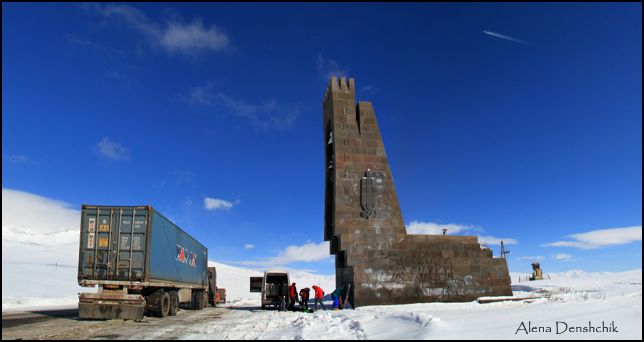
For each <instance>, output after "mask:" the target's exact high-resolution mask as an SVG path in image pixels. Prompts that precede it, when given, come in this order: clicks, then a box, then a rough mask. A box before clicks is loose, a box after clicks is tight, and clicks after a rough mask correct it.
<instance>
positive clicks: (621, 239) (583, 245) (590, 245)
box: [542, 225, 642, 249]
mask: <svg viewBox="0 0 644 342" xmlns="http://www.w3.org/2000/svg"><path fill="white" fill-rule="evenodd" d="M567 237H569V238H571V239H572V241H571V240H568V241H556V242H551V243H547V244H544V245H542V246H543V247H573V248H579V249H595V248H604V247H611V246H619V245H625V244H628V243H631V242H637V241H642V226H641V225H640V226H632V227H620V228H608V229H598V230H592V231H589V232H585V233H579V234H572V235H568V236H567Z"/></svg>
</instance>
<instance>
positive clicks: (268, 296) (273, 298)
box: [250, 270, 291, 310]
mask: <svg viewBox="0 0 644 342" xmlns="http://www.w3.org/2000/svg"><path fill="white" fill-rule="evenodd" d="M280 283H282V284H285V286H286V290H285V291H286V294H287V296H286V303H287V304H288V286H289V285H290V284H291V281H290V278H289V276H288V272H287V271H282V270H271V271H266V272H264V276H263V277H250V292H261V293H262V310H263V309H266V306H267V305H272V306H275V307H279V305H280V300H279V296H278V293H277V287H278V284H280Z"/></svg>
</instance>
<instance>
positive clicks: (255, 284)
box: [250, 277, 264, 292]
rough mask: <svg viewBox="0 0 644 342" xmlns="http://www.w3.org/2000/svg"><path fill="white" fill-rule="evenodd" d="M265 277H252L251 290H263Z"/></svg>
mask: <svg viewBox="0 0 644 342" xmlns="http://www.w3.org/2000/svg"><path fill="white" fill-rule="evenodd" d="M263 280H264V277H250V292H262V281H263Z"/></svg>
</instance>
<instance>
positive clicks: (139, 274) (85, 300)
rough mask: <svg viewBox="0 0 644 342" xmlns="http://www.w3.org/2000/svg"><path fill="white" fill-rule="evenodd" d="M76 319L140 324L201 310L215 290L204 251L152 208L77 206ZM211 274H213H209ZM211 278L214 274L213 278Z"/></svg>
mask: <svg viewBox="0 0 644 342" xmlns="http://www.w3.org/2000/svg"><path fill="white" fill-rule="evenodd" d="M79 249H80V250H79V258H78V284H79V285H80V286H84V287H98V292H95V293H92V292H87V293H80V294H79V301H78V312H79V318H89V319H115V318H120V319H131V320H142V319H143V316H144V314H148V315H155V316H158V317H165V316H173V315H176V313H177V311H178V310H179V307H180V306H183V307H187V308H190V309H195V310H201V309H203V308H205V307H206V306H207V304H208V292H209V289H210V288H211V286H212V288H216V284H210V283H209V282H210V280H209V279H212V281H216V277H211V278H209V276H208V274H209V272H208V249H207V248H206V247H205V246H204V245H202V244H201V243H199V241H197V240H196V239H194V238H193V237H191V236H190V235H188V234H187V233H186V232H184V231H183V230H182V229H181V228H179V227H178V226H177V225H176V224H174V223H173V222H172V221H170V220H169V219H167V218H165V217H164V216H163V215H161V214H160V213H159V212H158V211H156V210H154V209H153V208H152V206H149V205H148V206H102V205H87V204H84V205H82V206H81V224H80V247H79ZM212 272H213V273H214V272H215V271H214V268H213V269H212ZM215 274H216V273H215Z"/></svg>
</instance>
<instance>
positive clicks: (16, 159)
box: [7, 154, 39, 165]
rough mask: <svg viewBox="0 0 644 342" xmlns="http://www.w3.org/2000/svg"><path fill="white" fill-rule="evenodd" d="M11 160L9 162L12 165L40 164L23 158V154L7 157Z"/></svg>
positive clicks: (25, 157)
mask: <svg viewBox="0 0 644 342" xmlns="http://www.w3.org/2000/svg"><path fill="white" fill-rule="evenodd" d="M7 159H9V162H10V163H12V164H29V165H37V164H39V163H38V162H37V161H35V160H33V159H31V158H29V157H27V156H23V155H21V154H12V155H10V156H8V157H7Z"/></svg>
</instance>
